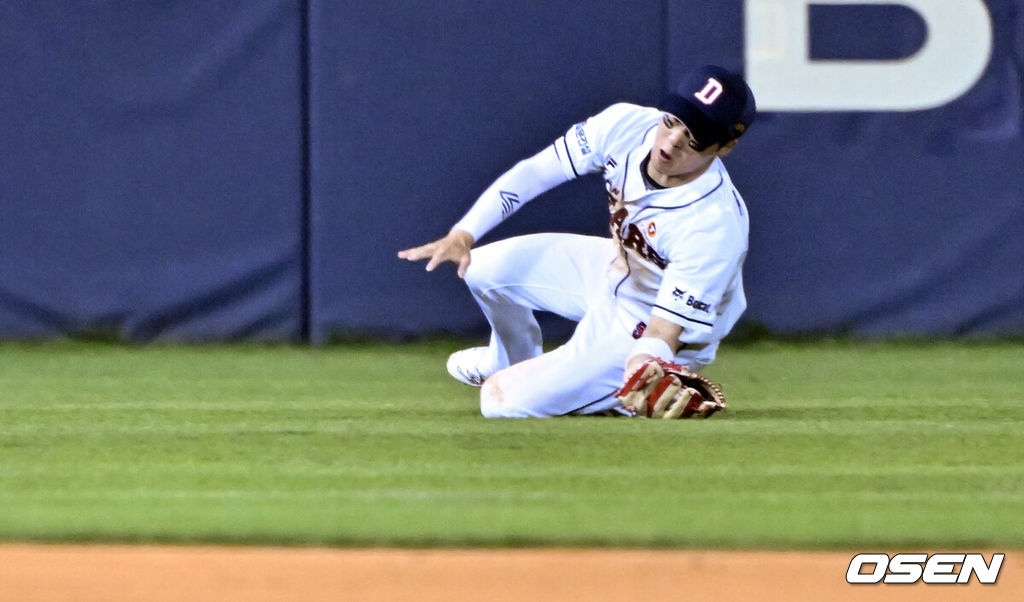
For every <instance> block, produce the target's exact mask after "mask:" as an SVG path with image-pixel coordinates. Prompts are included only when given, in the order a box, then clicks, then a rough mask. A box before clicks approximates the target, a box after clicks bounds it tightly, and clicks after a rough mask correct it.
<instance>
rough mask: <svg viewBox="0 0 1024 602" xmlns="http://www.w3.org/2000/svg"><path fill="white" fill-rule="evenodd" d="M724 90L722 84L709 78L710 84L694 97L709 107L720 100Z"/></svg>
mask: <svg viewBox="0 0 1024 602" xmlns="http://www.w3.org/2000/svg"><path fill="white" fill-rule="evenodd" d="M722 90H723V88H722V82H720V81H718V80H717V79H715V78H713V77H709V78H708V83H707V84H705V85H704V89H703V90H701V91H700V92H697V93H696V94H694V96H696V97H697V100H699V101H701V102H702V103H704V104H706V105H709V104H712V103H714V102H715V101H716V100H718V97H719V96H721V95H722Z"/></svg>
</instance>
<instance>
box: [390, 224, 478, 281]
mask: <svg viewBox="0 0 1024 602" xmlns="http://www.w3.org/2000/svg"><path fill="white" fill-rule="evenodd" d="M473 242H475V241H474V240H473V236H472V235H471V234H470V233H469V232H466V231H464V230H456V229H452V231H451V232H449V233H448V234H447V235H445V237H444V238H439V239H437V240H435V241H434V242H429V243H427V244H425V245H421V246H419V247H413V248H411V249H405V250H404V251H399V252H398V257H399V258H400V259H405V260H407V261H419V260H421V259H428V260H429V261H427V271H428V272H432V271H434V268H436V267H437V266H439V265H441V264H442V263H444V262H446V261H450V262H452V263H454V264H455V265H456V266H458V267H457V272H458V274H459V278H465V277H466V270H467V269H468V268H469V260H470V257H469V250H470V249H471V248H472V247H473Z"/></svg>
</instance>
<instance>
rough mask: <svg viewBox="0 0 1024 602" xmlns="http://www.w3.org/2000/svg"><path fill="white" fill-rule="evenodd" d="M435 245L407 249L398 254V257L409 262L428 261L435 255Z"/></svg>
mask: <svg viewBox="0 0 1024 602" xmlns="http://www.w3.org/2000/svg"><path fill="white" fill-rule="evenodd" d="M434 245H435V243H430V244H426V245H421V246H419V247H413V248H411V249H405V250H402V251H399V252H398V257H400V258H401V259H407V260H409V261H419V260H420V259H426V258H427V257H430V256H431V255H433V252H434V251H433V249H434Z"/></svg>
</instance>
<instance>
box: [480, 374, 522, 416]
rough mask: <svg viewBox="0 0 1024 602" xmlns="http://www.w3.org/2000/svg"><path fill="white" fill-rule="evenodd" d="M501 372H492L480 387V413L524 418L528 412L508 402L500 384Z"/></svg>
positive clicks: (505, 392)
mask: <svg viewBox="0 0 1024 602" xmlns="http://www.w3.org/2000/svg"><path fill="white" fill-rule="evenodd" d="M501 381H502V378H501V374H500V373H498V374H494V375H493V376H491V377H490V378H488V379H487V380H486V381H484V385H483V387H481V388H480V413H481V414H483V416H484V418H525V417H527V416H530V413H529V412H527V411H525V410H523V409H522V408H521V407H519V406H518V405H517V404H515V403H509V401H510V400H509V398H508V394H507V391H506V390H505V388H504V387H503V386H502V382H501Z"/></svg>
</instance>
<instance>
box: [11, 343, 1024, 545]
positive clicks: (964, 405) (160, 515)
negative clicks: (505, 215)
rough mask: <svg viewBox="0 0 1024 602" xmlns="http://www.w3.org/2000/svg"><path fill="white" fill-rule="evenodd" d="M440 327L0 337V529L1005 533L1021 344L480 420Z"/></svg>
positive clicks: (740, 355) (1016, 458) (534, 541)
mask: <svg viewBox="0 0 1024 602" xmlns="http://www.w3.org/2000/svg"><path fill="white" fill-rule="evenodd" d="M458 345H459V343H455V342H443V341H442V342H434V343H428V344H417V345H402V346H397V347H392V346H386V345H356V346H344V347H329V348H326V349H307V348H298V347H287V346H283V347H275V346H270V347H245V346H239V347H148V348H138V347H120V346H116V345H102V344H77V343H62V344H41V345H10V344H7V345H0V500H3V501H4V507H5V512H4V513H0V537H2V538H5V539H20V540H24V539H37V540H48V541H52V540H69V541H70V540H74V541H91V540H97V541H187V542H193V541H214V542H218V541H227V542H239V543H289V544H297V545H307V544H322V543H329V544H338V545H361V544H366V545H445V546H455V545H609V546H615V545H641V546H666V547H680V546H681V547H700V546H715V547H784V548H792V547H806V548H819V549H820V548H830V547H832V548H836V547H850V546H856V545H867V544H878V545H882V544H888V545H898V544H901V543H903V544H907V545H909V544H919V545H933V546H944V545H953V544H956V543H971V544H978V545H981V544H991V545H999V544H1006V545H1014V546H1016V547H1020V545H1021V544H1022V543H1024V535H1022V527H1021V526H1020V524H1019V520H1017V517H1019V516H1020V515H1021V512H1022V510H1024V508H1022V502H1021V500H1024V469H1022V467H1024V456H1022V451H1021V450H1022V449H1024V440H1022V434H1021V433H1022V430H1021V426H1022V424H1021V423H1022V420H1024V409H1022V404H1021V403H1020V400H1021V399H1024V394H1022V393H1024V386H1022V383H1021V382H1020V381H1019V378H1018V377H1017V372H1018V371H1019V366H1020V365H1022V360H1024V354H1022V352H1021V347H1022V346H1021V345H1019V344H1014V343H1007V342H1003V343H993V344H984V345H982V344H952V343H938V344H909V343H898V344H888V345H887V344H879V343H867V344H853V343H835V342H825V343H820V344H808V343H803V344H780V343H762V344H757V345H751V346H742V347H739V346H738V347H734V348H730V349H726V350H723V352H722V355H721V358H720V361H719V362H718V363H717V364H716V365H715V366H713V367H712V369H711V370H710V371H709V372H710V374H711V375H712V376H713V377H714V378H716V379H718V380H721V381H722V382H723V384H724V385H725V387H726V391H727V393H728V394H729V397H730V399H731V401H732V408H731V411H730V412H729V413H726V414H724V415H722V416H716V417H715V418H714V419H713V420H711V421H705V422H688V421H687V422H673V423H667V422H666V423H662V422H656V421H643V420H616V419H599V418H593V419H555V420H525V421H524V420H484V419H482V418H480V417H479V415H478V413H477V410H476V398H475V396H476V390H474V389H470V388H468V387H463V386H461V385H458V384H457V383H454V382H452V381H451V380H450V379H449V378H448V377H447V375H446V374H445V373H444V369H443V362H444V358H445V356H446V354H447V353H448V352H450V351H451V350H452V349H455V348H456V347H457V346H458ZM396 366H400V368H401V369H400V371H398V370H396ZM954 368H955V369H954ZM398 372H400V373H401V376H398ZM966 375H970V378H968V377H967V376H966Z"/></svg>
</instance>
